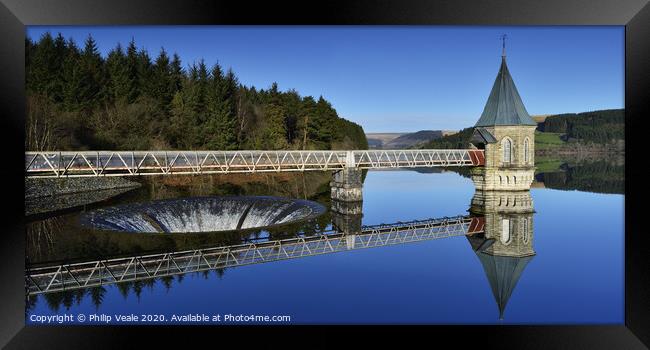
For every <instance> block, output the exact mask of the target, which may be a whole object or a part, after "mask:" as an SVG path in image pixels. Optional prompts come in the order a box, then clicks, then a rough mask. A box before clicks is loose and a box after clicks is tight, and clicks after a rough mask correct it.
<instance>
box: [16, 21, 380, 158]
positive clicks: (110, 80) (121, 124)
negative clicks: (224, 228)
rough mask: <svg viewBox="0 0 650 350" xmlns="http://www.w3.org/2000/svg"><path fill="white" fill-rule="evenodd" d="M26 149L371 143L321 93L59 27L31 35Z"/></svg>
mask: <svg viewBox="0 0 650 350" xmlns="http://www.w3.org/2000/svg"><path fill="white" fill-rule="evenodd" d="M25 64H26V89H27V106H26V107H27V120H26V139H25V148H26V150H55V149H56V150H89V149H107V150H113V149H115V150H127V149H128V150H154V149H188V150H200V149H213V150H235V149H344V148H346V149H367V147H368V144H367V140H366V137H365V134H364V132H363V129H362V127H361V126H360V125H358V124H356V123H353V122H351V121H348V120H346V119H343V118H341V117H339V116H338V114H337V112H336V110H335V109H334V108H333V107H332V105H331V103H330V102H328V101H327V100H325V99H324V98H323V97H322V96H321V97H319V98H318V99H316V98H314V97H312V96H301V95H300V94H299V93H298V92H297V91H295V90H288V91H280V90H279V89H278V85H277V83H273V84H272V85H271V86H270V87H269V88H267V89H259V90H258V89H256V88H255V87H248V86H245V85H243V84H241V83H240V82H239V81H238V79H237V76H236V75H235V73H234V72H233V71H232V70H231V69H228V70H224V69H223V67H222V66H220V65H219V64H215V65H213V66H212V67H208V66H207V65H206V64H205V62H204V61H203V60H200V61H199V62H198V63H192V64H190V65H188V66H186V67H184V66H183V64H182V62H181V59H180V57H179V55H178V54H176V53H174V54H172V55H170V54H169V53H167V51H165V49H164V48H163V49H161V50H160V52H159V53H158V55H157V56H156V57H155V58H152V57H151V56H150V54H149V52H147V51H146V50H144V49H138V48H137V46H136V44H135V41H134V40H131V42H129V44H128V45H127V46H126V47H122V45H121V44H119V43H118V44H117V45H116V46H115V47H114V48H113V49H112V50H110V52H109V53H108V54H107V55H106V57H103V56H102V55H101V54H100V53H99V50H98V48H97V43H96V42H95V40H94V39H93V38H92V36H90V35H89V36H88V38H87V39H86V40H85V43H84V45H83V47H80V46H78V45H77V43H76V42H75V41H74V40H72V39H67V40H66V39H65V38H64V37H63V36H62V35H61V34H60V33H59V34H58V35H57V36H56V37H54V36H52V35H51V34H50V33H46V34H44V35H43V36H41V38H40V39H39V40H38V41H33V40H32V39H31V38H27V39H26V40H25Z"/></svg>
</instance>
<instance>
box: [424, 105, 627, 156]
mask: <svg viewBox="0 0 650 350" xmlns="http://www.w3.org/2000/svg"><path fill="white" fill-rule="evenodd" d="M624 114H625V110H624V109H609V110H600V111H591V112H584V113H567V114H558V115H537V116H534V117H533V119H534V120H535V121H537V122H538V127H537V131H536V133H535V154H571V153H621V152H624V151H625V141H624V140H625V132H624V131H625V123H624ZM472 131H473V127H469V128H465V129H463V130H461V131H460V132H458V133H457V134H455V135H451V136H444V137H441V138H439V139H436V140H432V141H429V142H427V143H425V144H423V145H421V146H420V148H447V149H449V148H465V147H467V144H468V143H469V139H470V137H471V136H472Z"/></svg>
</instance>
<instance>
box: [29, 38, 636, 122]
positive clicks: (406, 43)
mask: <svg viewBox="0 0 650 350" xmlns="http://www.w3.org/2000/svg"><path fill="white" fill-rule="evenodd" d="M46 31H50V32H52V33H53V34H54V35H56V33H58V32H61V33H62V34H63V35H64V36H65V37H66V38H69V37H72V38H74V39H75V41H77V42H78V43H79V44H82V43H83V41H84V40H85V39H86V37H87V36H88V34H92V36H93V37H94V38H95V39H96V40H97V43H98V46H99V49H100V51H101V53H102V54H103V55H106V53H107V52H108V51H109V50H110V49H111V48H113V47H115V45H116V44H117V42H120V43H122V45H126V44H127V43H128V42H129V41H130V40H131V38H132V37H133V38H134V39H135V41H136V44H137V46H138V47H139V48H146V49H147V50H148V51H149V53H150V55H151V56H153V57H155V56H156V55H157V54H158V52H159V50H160V48H161V47H164V48H165V49H166V50H167V51H168V52H176V53H178V54H179V55H180V57H181V59H182V60H183V64H184V65H185V66H187V64H189V63H192V62H195V61H198V60H199V59H201V58H204V59H205V62H206V63H207V64H208V65H211V64H214V63H216V62H217V61H218V62H219V63H220V64H221V65H222V66H224V67H231V68H232V69H233V70H234V71H235V73H236V74H237V76H238V77H239V80H240V81H241V82H242V83H244V84H245V85H248V86H250V85H253V86H255V87H257V88H267V87H269V86H270V85H271V83H272V82H274V81H276V82H277V83H278V85H279V88H280V89H281V90H288V89H291V88H293V89H296V90H297V91H298V92H299V93H300V94H301V95H303V96H307V95H312V96H315V97H318V96H320V95H322V96H323V97H325V98H326V99H327V100H329V101H330V102H332V104H333V106H334V108H336V110H337V111H338V113H339V115H340V116H342V117H344V118H347V119H350V120H352V121H355V122H357V123H359V124H361V125H362V126H363V127H364V129H365V131H366V132H388V131H395V132H404V131H417V130H422V129H461V128H464V127H468V126H471V125H473V124H474V123H475V122H476V120H478V118H479V116H480V114H481V112H482V111H483V106H484V104H485V101H486V100H487V97H488V94H489V92H490V88H491V87H492V84H493V82H494V79H495V77H496V74H497V70H498V68H499V64H500V59H501V42H500V40H499V36H500V35H501V34H507V35H508V40H507V41H506V45H507V60H508V67H509V68H510V72H511V74H512V75H513V78H514V80H515V84H516V85H517V88H518V89H519V93H520V95H521V96H522V99H523V101H524V104H525V105H526V108H527V110H528V112H529V113H530V114H532V115H536V114H556V113H567V112H583V111H589V110H597V109H608V108H623V107H624V79H625V78H624V77H625V75H624V71H625V67H624V62H625V57H624V38H625V36H624V35H625V34H624V27H622V26H616V27H614V26H610V27H567V26H561V27H460V26H459V27H440V26H399V27H389V26H382V27H365V26H354V27H351V26H348V27H264V26H252V27H249V26H242V27H232V26H231V27H224V26H208V27H205V26H87V27H72V26H65V27H63V26H30V27H28V29H27V34H28V36H29V37H31V38H32V39H38V38H39V37H40V36H41V35H42V34H43V33H44V32H46Z"/></svg>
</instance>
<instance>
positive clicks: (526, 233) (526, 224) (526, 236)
mask: <svg viewBox="0 0 650 350" xmlns="http://www.w3.org/2000/svg"><path fill="white" fill-rule="evenodd" d="M529 227H530V222H529V221H528V218H526V219H524V234H523V240H524V244H528V242H529V241H530V232H529V231H528V228H529Z"/></svg>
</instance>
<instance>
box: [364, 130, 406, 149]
mask: <svg viewBox="0 0 650 350" xmlns="http://www.w3.org/2000/svg"><path fill="white" fill-rule="evenodd" d="M404 134H405V133H403V132H369V133H366V139H367V140H368V148H369V149H381V148H382V147H383V145H385V144H387V143H388V142H390V141H392V140H394V139H396V138H398V137H400V136H402V135H404Z"/></svg>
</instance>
